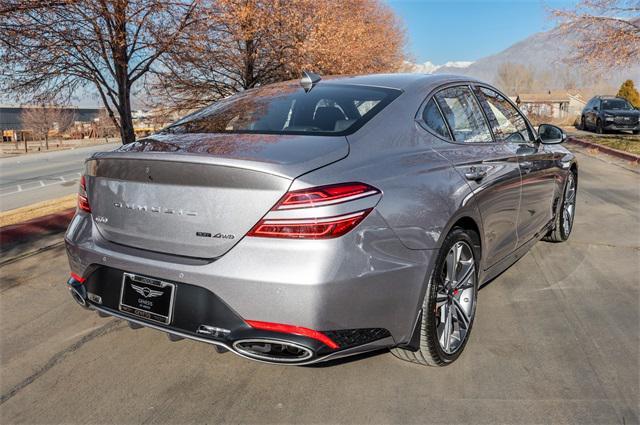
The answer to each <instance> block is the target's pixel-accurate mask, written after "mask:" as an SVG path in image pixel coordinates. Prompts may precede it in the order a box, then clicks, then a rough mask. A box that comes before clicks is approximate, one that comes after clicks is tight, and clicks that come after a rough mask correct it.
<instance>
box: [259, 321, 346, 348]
mask: <svg viewBox="0 0 640 425" xmlns="http://www.w3.org/2000/svg"><path fill="white" fill-rule="evenodd" d="M246 322H247V324H248V325H249V326H251V327H252V328H254V329H261V330H264V331H273V332H282V333H285V334H291V335H301V336H306V337H308V338H311V339H315V340H316V341H320V342H321V343H323V344H324V345H326V346H327V347H330V348H333V349H334V350H335V349H337V348H340V346H339V345H338V344H336V343H335V342H333V341H332V340H331V338H329V337H328V336H326V335H325V334H323V333H322V332H318V331H314V330H313V329H309V328H302V327H300V326H292V325H283V324H281V323H270V322H258V321H255V320H246Z"/></svg>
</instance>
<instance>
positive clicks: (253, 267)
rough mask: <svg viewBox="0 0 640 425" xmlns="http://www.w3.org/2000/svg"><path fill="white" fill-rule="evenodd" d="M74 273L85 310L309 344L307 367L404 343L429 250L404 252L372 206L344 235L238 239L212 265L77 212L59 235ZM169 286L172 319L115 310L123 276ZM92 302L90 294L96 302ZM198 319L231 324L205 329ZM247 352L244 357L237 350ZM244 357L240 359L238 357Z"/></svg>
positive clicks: (181, 331) (220, 337)
mask: <svg viewBox="0 0 640 425" xmlns="http://www.w3.org/2000/svg"><path fill="white" fill-rule="evenodd" d="M65 240H66V245H67V253H68V257H69V262H70V266H71V270H72V271H73V272H74V273H75V274H77V275H79V276H82V277H84V278H86V279H87V280H86V281H85V282H84V287H85V289H86V291H87V292H88V293H91V294H94V295H97V296H99V297H100V298H101V301H102V303H101V304H98V303H96V302H95V301H92V300H91V298H90V299H88V300H87V304H88V306H89V307H90V308H93V309H95V310H97V311H100V312H102V313H106V314H108V315H111V316H115V317H120V318H123V319H126V320H128V321H130V322H132V323H138V324H142V325H144V326H148V327H151V328H155V329H159V330H163V331H165V332H168V333H171V334H174V335H177V336H181V337H185V338H190V339H194V340H198V341H203V342H208V343H211V344H215V345H220V346H223V347H225V348H227V349H229V350H231V351H234V352H236V353H237V354H240V355H243V354H242V353H240V352H239V351H238V350H237V349H236V347H234V343H235V342H237V341H239V340H242V339H246V338H266V339H284V340H286V341H287V342H289V343H294V344H298V345H301V346H303V347H305V348H308V349H309V350H311V352H312V353H313V355H312V357H310V358H308V359H305V360H304V361H300V362H295V364H306V363H313V362H317V361H322V360H328V359H330V358H336V357H342V356H346V355H351V354H356V353H359V352H363V351H368V350H372V349H376V348H380V347H389V346H393V345H396V344H402V343H404V342H408V341H409V340H410V338H411V333H412V330H413V325H414V322H415V319H416V317H417V312H418V310H419V308H420V304H421V302H420V301H421V300H422V297H423V291H424V285H423V282H424V278H425V276H426V275H427V272H428V269H429V267H430V264H431V260H432V257H433V254H434V251H430V250H409V249H407V248H405V247H404V246H403V245H402V244H401V243H400V241H399V240H398V239H397V237H396V236H395V234H394V233H393V232H392V231H391V230H390V229H388V228H387V227H386V224H385V223H384V220H382V218H381V217H379V216H378V215H377V214H376V213H375V211H374V213H372V214H370V215H369V216H368V217H367V218H366V219H365V220H364V221H363V222H362V223H360V225H359V226H358V227H357V228H356V229H354V231H352V232H351V233H349V234H347V235H345V236H343V237H341V238H337V239H332V240H328V241H300V240H278V241H277V243H275V244H274V241H273V240H270V239H263V238H244V239H243V240H241V241H240V242H239V243H238V244H237V245H236V246H235V247H234V248H233V249H232V250H231V251H229V252H228V253H227V254H225V255H224V256H223V257H220V258H218V259H216V260H214V261H208V262H205V261H204V260H198V259H188V258H176V257H171V256H167V255H164V254H161V253H151V252H145V251H142V250H137V249H132V248H128V247H123V246H120V245H116V244H112V243H110V242H108V241H105V240H103V239H102V238H101V236H100V234H99V233H98V232H97V231H96V230H95V229H93V225H92V221H91V216H90V215H88V214H84V213H81V214H79V215H77V216H76V217H75V218H74V219H73V221H72V223H71V225H70V227H69V230H68V232H67V235H66V237H65ZM124 271H126V272H130V273H135V274H139V275H142V276H148V277H152V278H156V279H162V280H166V281H168V282H172V283H175V284H176V285H177V286H178V291H177V294H176V299H175V310H174V318H173V320H172V322H171V323H170V324H169V325H163V324H157V323H152V322H149V321H147V320H145V319H143V318H140V317H135V316H132V315H130V314H128V313H125V312H122V311H119V309H118V296H119V291H120V285H121V282H122V273H123V272H124ZM94 299H96V298H94ZM246 320H254V321H263V322H272V323H282V324H289V325H295V326H301V327H305V328H309V329H314V330H318V331H320V332H322V333H324V334H325V335H328V336H330V338H332V340H334V341H336V343H337V344H338V345H339V347H338V348H337V349H332V348H330V347H327V346H326V345H324V344H322V343H319V342H318V341H317V340H314V339H310V338H307V337H303V336H299V335H290V334H281V333H278V332H271V331H260V330H256V329H253V328H251V327H250V326H249V325H248V324H247V323H246ZM201 325H208V326H211V327H214V328H219V329H226V330H229V332H228V333H220V334H215V335H203V334H202V333H199V332H198V329H199V327H200V326H201ZM243 356H244V355H243ZM244 357H247V356H244Z"/></svg>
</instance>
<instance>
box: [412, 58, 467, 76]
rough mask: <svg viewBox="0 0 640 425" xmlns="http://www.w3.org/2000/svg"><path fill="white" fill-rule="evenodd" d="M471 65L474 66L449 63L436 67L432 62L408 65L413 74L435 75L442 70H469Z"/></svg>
mask: <svg viewBox="0 0 640 425" xmlns="http://www.w3.org/2000/svg"><path fill="white" fill-rule="evenodd" d="M471 64H473V62H469V61H449V62H447V63H445V64H442V65H436V64H434V63H433V62H431V61H426V62H425V63H412V64H408V65H409V68H410V69H411V71H412V72H419V73H423V74H433V73H434V72H436V71H438V70H439V69H442V68H467V67H469V66H470V65H471Z"/></svg>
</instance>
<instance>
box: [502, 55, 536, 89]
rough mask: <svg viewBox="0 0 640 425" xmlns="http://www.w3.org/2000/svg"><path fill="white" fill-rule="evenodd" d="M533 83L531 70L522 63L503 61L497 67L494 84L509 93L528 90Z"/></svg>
mask: <svg viewBox="0 0 640 425" xmlns="http://www.w3.org/2000/svg"><path fill="white" fill-rule="evenodd" d="M533 83H534V74H533V71H532V70H531V69H529V68H527V67H526V66H524V65H522V64H519V63H513V62H505V63H503V64H500V66H499V67H498V73H497V81H496V84H497V85H498V86H499V87H500V88H502V90H503V91H505V92H506V93H507V94H509V95H516V94H518V93H521V92H526V91H529V90H531V89H532V88H533Z"/></svg>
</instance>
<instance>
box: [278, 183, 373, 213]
mask: <svg viewBox="0 0 640 425" xmlns="http://www.w3.org/2000/svg"><path fill="white" fill-rule="evenodd" d="M377 193H380V191H379V190H378V189H376V188H374V187H371V186H369V185H368V184H364V183H344V184H334V185H331V186H321V187H314V188H312V189H304V190H294V191H291V192H288V193H287V194H286V195H284V197H283V198H282V199H281V200H280V202H278V203H277V204H276V206H275V207H274V210H289V209H294V208H310V207H323V206H325V205H333V204H339V203H342V202H348V201H354V200H356V199H360V198H366V197H367V196H372V195H375V194H377Z"/></svg>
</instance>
